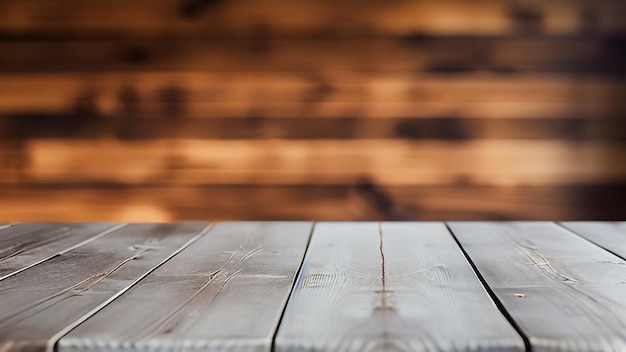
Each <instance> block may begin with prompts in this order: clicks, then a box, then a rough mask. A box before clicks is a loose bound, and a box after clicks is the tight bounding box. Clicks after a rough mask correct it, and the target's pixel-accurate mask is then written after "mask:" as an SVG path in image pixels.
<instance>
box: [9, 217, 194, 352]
mask: <svg viewBox="0 0 626 352" xmlns="http://www.w3.org/2000/svg"><path fill="white" fill-rule="evenodd" d="M205 227H206V224H205V223H186V224H160V225H159V224H137V225H129V226H126V227H124V228H122V229H120V230H117V231H115V232H113V233H111V234H109V235H107V236H104V237H101V238H98V239H97V240H95V241H92V242H90V243H88V244H85V245H84V246H81V247H79V248H77V249H74V250H72V251H69V252H67V253H65V254H63V255H60V256H57V257H55V258H52V259H50V260H48V261H46V262H44V263H42V264H40V265H37V266H35V267H32V268H30V269H29V270H26V271H23V272H21V273H20V274H18V275H15V276H11V277H9V278H7V279H5V280H2V281H0V292H2V294H1V295H0V306H2V310H1V311H0V350H2V351H11V352H14V351H44V350H45V349H46V348H47V347H48V348H49V347H50V346H51V345H52V344H53V343H54V342H55V339H56V338H57V336H56V335H57V334H59V333H61V334H62V333H64V329H67V328H68V327H69V326H72V325H71V324H74V323H75V322H76V321H80V320H81V319H84V318H85V317H86V316H89V315H91V314H93V310H94V309H96V308H98V307H99V306H100V305H102V304H104V303H106V302H107V300H109V299H111V298H112V297H115V295H116V294H118V293H120V292H123V290H125V289H127V288H128V287H129V286H130V285H132V284H134V283H135V282H136V280H138V279H139V278H141V277H143V276H144V275H146V274H147V273H148V272H150V271H151V270H153V268H154V267H155V266H157V265H159V264H160V263H162V262H163V261H165V260H167V259H168V258H170V256H172V255H173V253H175V252H176V251H177V250H178V249H180V248H181V247H184V246H185V245H186V243H189V242H188V241H190V240H191V239H193V238H195V237H194V236H195V235H196V234H198V233H199V232H200V231H202V229H203V228H205ZM65 332H67V331H65Z"/></svg>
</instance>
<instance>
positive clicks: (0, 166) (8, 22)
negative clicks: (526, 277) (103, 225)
mask: <svg viewBox="0 0 626 352" xmlns="http://www.w3.org/2000/svg"><path fill="white" fill-rule="evenodd" d="M625 18H626V2H625V1H624V0H541V1H540V0H530V1H522V0H508V1H507V0H464V1H463V0H439V1H435V0H387V1H382V0H346V1H333V0H263V1H259V0H151V1H127V0H107V1H103V0H87V1H86V0H56V1H49V0H0V148H1V149H0V221H39V220H55V221H87V220H115V221H171V220H186V219H281V220H289V219H346V220H358V219H490V220H494V219H495V220H497V219H551V220H562V219H570V220H572V219H588V220H600V219H603V220H611V219H623V217H624V214H626V202H624V199H625V197H626V143H625V142H626V120H625V119H624V113H625V112H626V109H625V106H626V105H625V102H624V100H625V99H624V98H626V94H624V93H626V90H625V89H624V88H625V86H626V80H625V77H626V50H625V49H626V40H625V39H626V21H625V20H624V19H625Z"/></svg>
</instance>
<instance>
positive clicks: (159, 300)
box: [59, 222, 312, 352]
mask: <svg viewBox="0 0 626 352" xmlns="http://www.w3.org/2000/svg"><path fill="white" fill-rule="evenodd" d="M311 229H312V223H305V222H296V223H290V222H273V223H272V222H268V223H263V222H240V223H237V222H235V223H219V224H217V225H215V227H214V228H213V229H212V230H211V231H210V232H209V234H208V235H207V236H205V237H204V238H202V239H200V240H198V241H197V242H196V243H194V244H193V245H191V246H190V247H188V248H187V249H185V250H184V251H183V252H181V253H180V255H178V256H176V257H174V258H173V259H172V260H170V261H168V262H167V263H166V264H164V265H163V266H161V267H159V268H158V269H156V270H155V271H154V272H153V273H152V274H150V275H149V276H148V277H147V278H145V279H144V280H142V281H141V282H140V283H139V284H138V285H136V286H135V287H133V288H132V289H131V290H129V291H128V292H126V293H125V294H124V295H122V296H120V297H119V298H118V299H117V300H116V301H115V302H114V303H112V304H110V305H109V306H107V307H106V308H105V309H103V310H102V311H100V312H99V313H98V314H97V315H96V316H94V317H93V318H92V319H89V320H88V321H87V322H85V323H84V324H82V325H80V326H79V327H78V328H77V329H75V330H74V331H72V332H71V333H70V334H69V335H67V336H66V337H64V338H62V339H61V340H60V341H59V351H60V352H71V351H101V350H103V349H115V350H116V351H143V350H145V349H150V348H153V347H154V346H159V349H160V350H163V351H178V350H180V349H181V348H184V349H192V350H210V351H217V350H219V351H253V350H254V351H268V352H269V351H270V349H271V344H272V339H273V336H274V331H275V329H276V327H277V325H278V321H279V319H280V317H281V315H282V312H283V308H284V305H285V304H286V302H287V298H288V296H289V292H290V291H291V287H292V285H293V282H294V280H295V277H296V274H297V272H298V268H299V267H300V263H301V262H302V258H303V257H304V252H305V250H306V246H307V242H308V238H309V235H310V232H311ZM146 297H150V299H146ZM120 316H124V317H126V318H125V319H122V320H120V319H119V317H120Z"/></svg>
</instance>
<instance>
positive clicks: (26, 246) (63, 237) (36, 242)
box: [0, 223, 120, 280]
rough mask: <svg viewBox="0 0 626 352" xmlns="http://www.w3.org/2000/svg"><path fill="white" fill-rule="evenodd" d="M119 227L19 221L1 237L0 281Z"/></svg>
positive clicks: (102, 224)
mask: <svg viewBox="0 0 626 352" xmlns="http://www.w3.org/2000/svg"><path fill="white" fill-rule="evenodd" d="M118 227H120V225H118V226H114V224H110V223H108V224H107V223H87V224H85V223H82V224H33V223H28V224H18V225H15V226H12V227H10V228H9V229H7V230H6V231H3V232H2V235H1V236H0V280H4V279H6V278H7V277H9V276H12V275H15V274H17V273H19V272H21V271H23V270H26V269H27V268H30V267H32V266H34V265H37V264H39V263H42V262H44V261H46V260H48V259H50V258H53V257H55V256H57V255H62V254H63V253H65V252H67V251H69V250H72V249H74V248H78V247H80V246H81V245H84V244H86V243H88V242H90V241H93V240H95V239H96V238H99V237H101V236H104V235H106V234H108V233H110V232H111V231H113V230H115V229H117V228H118Z"/></svg>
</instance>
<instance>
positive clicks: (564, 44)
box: [0, 37, 624, 74]
mask: <svg viewBox="0 0 626 352" xmlns="http://www.w3.org/2000/svg"><path fill="white" fill-rule="evenodd" d="M619 43H620V42H619V41H615V40H611V38H610V37H607V38H588V37H581V38H576V37H574V38H543V37H539V38H532V37H531V38H527V37H498V38H493V37H488V38H457V37H416V38H408V39H405V38H402V37H398V38H396V39H393V38H390V39H344V40H342V39H318V40H315V39H303V40H295V39H292V40H285V39H282V40H281V39H272V38H265V39H263V38H259V39H248V40H172V39H162V40H158V39H156V40H62V41H61V40H39V41H37V40H22V41H19V40H11V41H0V72H9V73H15V72H42V73H43V72H111V71H113V72H116V71H200V72H202V71H245V72H251V71H252V72H254V71H282V72H285V71H291V72H294V73H295V72H301V71H304V72H306V71H313V72H320V71H321V72H324V71H328V70H351V71H404V72H406V71H410V72H420V71H423V72H436V73H456V74H462V73H467V72H472V71H492V72H496V73H502V74H512V73H516V72H520V71H522V72H527V71H545V72H571V73H586V74H589V73H592V74H593V73H595V74H616V73H620V72H624V67H623V65H620V64H621V62H623V59H624V54H623V53H621V52H620V51H619V50H618V48H619Z"/></svg>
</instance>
